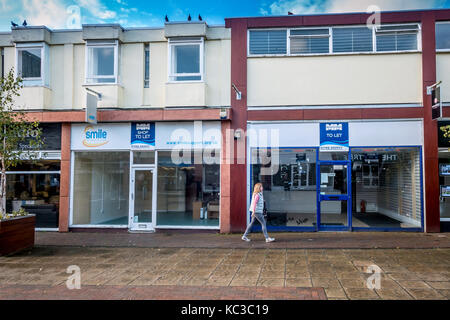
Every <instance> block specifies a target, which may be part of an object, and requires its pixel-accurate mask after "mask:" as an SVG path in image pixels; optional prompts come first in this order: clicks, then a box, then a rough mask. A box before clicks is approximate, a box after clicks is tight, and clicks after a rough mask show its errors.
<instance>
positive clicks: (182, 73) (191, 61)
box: [169, 38, 204, 81]
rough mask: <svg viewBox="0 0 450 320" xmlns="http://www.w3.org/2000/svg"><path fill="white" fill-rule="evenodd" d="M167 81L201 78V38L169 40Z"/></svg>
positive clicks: (202, 46) (202, 44)
mask: <svg viewBox="0 0 450 320" xmlns="http://www.w3.org/2000/svg"><path fill="white" fill-rule="evenodd" d="M169 48H170V49H169V54H170V57H169V61H170V70H169V81H202V80H203V68H204V66H203V65H204V62H203V60H204V58H203V55H204V53H203V48H204V40H203V38H193V39H180V40H175V39H171V40H170V41H169Z"/></svg>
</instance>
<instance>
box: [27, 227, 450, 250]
mask: <svg viewBox="0 0 450 320" xmlns="http://www.w3.org/2000/svg"><path fill="white" fill-rule="evenodd" d="M270 235H271V236H274V237H275V238H276V239H277V241H276V242H274V243H270V244H266V243H265V242H264V241H263V240H264V239H263V236H262V234H261V233H258V234H252V235H251V238H252V239H253V240H254V241H252V242H250V243H246V242H243V241H242V240H241V235H239V234H218V233H217V232H214V233H212V232H199V231H190V232H188V231H164V232H163V231H161V232H156V233H149V234H136V233H128V232H123V231H120V232H112V233H111V232H109V233H105V232H100V233H92V232H90V233H88V232H70V233H57V232H38V233H36V244H37V245H42V246H89V247H142V248H161V247H164V248H223V249H229V248H234V249H238V248H241V249H247V248H273V249H275V248H276V249H287V248H288V249H361V248H371V249H375V248H385V249H394V248H404V249H413V248H414V249H417V248H420V249H427V248H450V234H449V233H437V234H426V233H409V232H403V233H401V232H353V233H351V232H343V233H342V232H336V233H335V232H324V233H279V234H274V233H271V234H270Z"/></svg>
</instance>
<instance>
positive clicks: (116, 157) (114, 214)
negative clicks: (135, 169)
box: [73, 152, 130, 226]
mask: <svg viewBox="0 0 450 320" xmlns="http://www.w3.org/2000/svg"><path fill="white" fill-rule="evenodd" d="M129 183H130V153H129V152H76V153H75V168H74V192H73V224H74V225H107V226H115V225H118V226H127V225H128V202H129Z"/></svg>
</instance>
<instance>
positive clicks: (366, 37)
mask: <svg viewBox="0 0 450 320" xmlns="http://www.w3.org/2000/svg"><path fill="white" fill-rule="evenodd" d="M371 51H373V37H372V30H371V29H369V28H367V27H343V28H339V27H338V28H333V52H335V53H354V52H371Z"/></svg>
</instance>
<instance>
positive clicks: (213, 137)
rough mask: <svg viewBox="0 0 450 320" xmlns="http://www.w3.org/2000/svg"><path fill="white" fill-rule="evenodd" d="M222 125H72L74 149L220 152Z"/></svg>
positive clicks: (206, 123)
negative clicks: (197, 150)
mask: <svg viewBox="0 0 450 320" xmlns="http://www.w3.org/2000/svg"><path fill="white" fill-rule="evenodd" d="M221 142H222V136H221V123H220V122H216V121H210V122H208V121H195V122H182V123H180V122H158V123H153V122H146V123H145V122H144V123H115V124H114V123H113V124H110V123H104V124H96V125H94V124H74V125H72V139H71V144H72V150H155V149H158V150H171V149H175V148H176V149H197V148H201V149H219V148H220V147H221Z"/></svg>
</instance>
